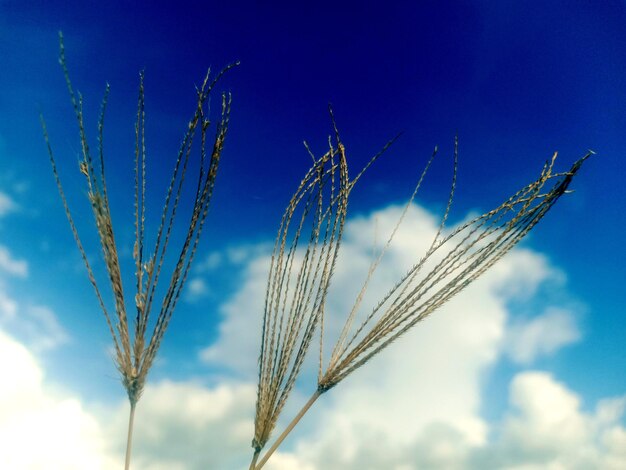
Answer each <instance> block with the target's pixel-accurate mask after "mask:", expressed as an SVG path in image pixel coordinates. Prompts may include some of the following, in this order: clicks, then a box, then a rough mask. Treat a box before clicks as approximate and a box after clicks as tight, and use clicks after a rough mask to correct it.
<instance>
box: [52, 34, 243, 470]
mask: <svg viewBox="0 0 626 470" xmlns="http://www.w3.org/2000/svg"><path fill="white" fill-rule="evenodd" d="M59 44H60V57H59V62H60V64H61V67H62V70H63V74H64V76H65V82H66V84H67V89H68V92H69V95H70V101H71V103H72V107H73V108H74V114H75V117H76V121H77V124H78V132H79V139H80V144H81V159H80V161H79V170H80V173H81V174H82V175H83V177H84V178H85V180H86V183H87V189H88V199H89V202H90V204H91V209H92V213H93V215H94V219H95V224H96V230H97V232H98V236H99V239H100V246H101V249H102V255H103V260H104V264H105V267H106V272H107V274H108V278H109V287H110V290H111V292H112V294H113V300H114V308H113V310H112V311H111V310H110V309H109V308H108V307H107V306H106V302H105V301H104V296H103V294H102V288H101V287H102V286H101V285H100V284H99V283H98V282H97V281H96V276H95V274H94V271H93V269H92V266H91V264H90V262H89V260H88V257H87V253H86V250H85V248H84V246H83V244H82V242H81V239H80V237H79V234H78V229H77V228H76V225H75V223H74V218H73V217H72V213H71V211H70V209H69V204H68V202H67V198H66V196H65V192H64V190H63V185H62V184H61V179H60V177H59V172H58V170H57V165H56V160H55V157H54V153H53V151H52V145H51V143H50V139H49V136H48V131H47V126H46V123H45V121H44V119H43V116H41V123H42V127H43V134H44V139H45V142H46V146H47V149H48V156H49V159H50V164H51V166H52V173H53V176H54V179H55V182H56V185H57V188H58V190H59V194H60V196H61V201H62V203H63V208H64V210H65V214H66V216H67V219H68V221H69V224H70V229H71V231H72V235H73V237H74V240H75V241H76V244H77V246H78V249H79V252H80V255H81V257H82V259H83V262H84V264H85V266H86V268H87V274H88V277H89V281H90V283H91V285H92V286H93V288H94V291H95V293H96V297H97V299H98V302H99V305H100V308H101V309H102V312H103V313H104V317H105V320H106V324H107V327H108V329H109V332H110V333H111V337H112V339H113V347H114V361H115V363H116V366H117V369H118V371H119V373H120V375H121V379H122V384H123V386H124V388H125V390H126V393H127V395H128V399H129V403H130V411H129V421H128V438H127V448H126V459H125V468H126V469H128V468H129V467H130V456H131V447H132V436H133V427H134V421H135V411H136V406H137V402H138V401H139V399H140V398H141V395H142V393H143V390H144V387H145V383H146V379H147V376H148V372H149V370H150V368H151V366H152V365H153V363H154V360H155V357H156V354H157V351H158V349H159V346H160V345H161V341H162V339H163V335H164V334H165V331H166V329H167V327H168V325H169V322H170V320H171V317H172V314H173V312H174V309H175V307H176V304H177V302H178V300H179V298H180V295H181V292H182V290H183V287H184V285H185V281H186V280H187V277H188V274H189V271H190V269H191V265H192V262H193V260H194V257H195V254H196V252H197V248H198V244H199V241H200V236H201V233H202V230H203V228H204V224H205V221H206V217H207V214H208V210H209V203H210V200H211V196H212V195H213V188H214V185H215V180H216V176H217V170H218V166H219V163H220V158H221V154H222V150H223V147H224V142H225V138H226V134H227V130H228V124H229V119H230V106H231V97H230V95H229V94H222V102H221V104H222V106H221V117H220V119H219V121H218V123H217V126H216V131H215V137H214V140H213V143H212V144H210V142H209V137H208V130H209V128H210V121H209V118H208V116H207V115H206V112H205V107H206V104H207V102H208V99H209V95H210V93H211V91H212V90H213V88H214V86H215V85H216V83H217V82H218V81H219V79H220V78H221V77H222V75H223V74H224V73H225V72H226V71H228V70H230V69H231V68H233V67H234V66H236V65H238V62H236V63H234V64H231V65H229V66H227V67H226V68H225V69H223V70H222V71H221V72H219V73H218V74H217V75H216V76H215V77H212V78H211V80H209V78H210V70H209V71H208V72H207V74H206V76H205V78H204V81H203V82H202V85H201V86H200V87H199V88H197V89H196V95H197V101H196V108H195V110H194V113H193V115H192V117H191V119H190V121H189V124H188V126H187V129H186V131H185V133H184V135H183V139H182V143H181V146H180V148H179V150H178V154H177V156H176V160H175V163H174V168H173V171H172V176H171V178H170V182H169V185H168V187H167V190H166V194H165V203H164V206H163V209H162V212H161V217H160V224H159V226H158V229H157V233H156V237H155V244H154V249H153V250H152V251H148V252H146V250H145V244H146V243H145V219H146V179H147V178H146V166H147V165H146V161H147V158H146V143H145V118H146V115H145V103H144V75H143V73H141V74H140V79H139V99H138V104H137V120H136V124H135V162H134V163H135V171H134V173H135V174H134V176H135V194H134V216H135V217H134V219H135V220H134V226H135V243H134V247H133V259H134V271H135V279H136V282H135V286H134V287H135V295H134V298H133V301H132V302H131V303H130V305H128V304H127V301H126V300H127V296H126V293H125V290H124V285H123V282H122V269H121V265H120V259H119V255H118V249H117V244H116V241H115V235H114V230H113V221H112V216H111V211H110V207H109V194H108V191H107V184H106V179H105V164H104V151H103V148H104V143H103V142H104V139H103V129H104V116H105V109H106V105H107V99H108V95H109V86H108V85H107V87H106V90H105V95H104V99H103V101H102V107H101V112H100V117H99V120H98V151H97V153H96V154H95V155H94V154H93V153H92V151H91V149H90V147H89V144H88V139H87V133H86V129H85V123H84V115H83V97H82V95H81V94H80V93H79V92H75V91H74V88H73V86H72V83H71V80H70V76H69V71H68V68H67V63H66V59H65V48H64V45H63V36H62V34H61V33H59ZM198 133H199V134H200V137H199V139H198V137H197V134H198ZM198 141H199V142H198ZM198 146H199V150H197V152H195V153H198V154H199V157H198V162H197V166H196V168H197V182H196V184H195V195H193V197H192V199H191V204H189V208H190V216H189V221H188V223H187V225H183V228H184V229H185V231H186V232H183V233H186V234H185V236H184V238H183V242H182V245H181V247H180V249H179V251H178V257H177V258H172V261H174V268H173V270H172V272H171V274H170V275H169V280H168V282H169V283H168V284H167V286H166V289H165V293H164V295H163V298H162V299H161V300H159V299H158V298H157V295H156V292H157V286H158V285H159V280H160V279H161V275H163V276H165V277H167V276H166V274H165V273H164V272H163V268H164V266H165V265H166V264H169V262H168V263H166V253H167V252H168V247H169V245H170V242H171V237H172V234H173V233H174V231H175V230H176V227H178V226H179V225H180V224H176V223H175V221H176V220H178V219H180V217H177V216H178V214H179V208H180V205H181V204H186V202H183V199H184V197H183V194H184V191H183V190H184V188H185V187H186V186H188V184H187V185H186V184H185V183H186V182H188V181H189V179H190V176H189V175H188V173H189V171H190V168H193V167H194V166H195V164H194V163H193V160H192V149H194V148H195V147H198ZM207 147H208V148H207ZM192 181H193V180H192ZM168 259H169V258H168ZM159 304H160V305H159ZM153 307H156V309H157V310H158V313H157V316H156V319H154V320H153V321H150V320H151V313H152V310H153ZM133 309H134V310H135V312H136V313H135V315H131V314H130V313H129V312H130V311H132V310H133ZM129 316H134V328H132V327H131V326H130V325H129V323H130V322H131V321H132V320H130V319H129ZM149 326H151V327H152V328H151V332H149V331H148V327H149ZM148 333H150V334H148Z"/></svg>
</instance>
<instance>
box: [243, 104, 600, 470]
mask: <svg viewBox="0 0 626 470" xmlns="http://www.w3.org/2000/svg"><path fill="white" fill-rule="evenodd" d="M331 119H332V121H333V125H334V119H333V118H332V112H331ZM334 127H335V137H334V143H333V142H332V140H331V139H329V150H328V152H326V153H325V154H324V155H323V156H322V157H320V158H315V157H313V154H312V153H311V152H310V150H309V153H310V154H311V156H312V157H313V166H312V167H311V169H310V170H309V171H308V173H307V174H306V175H305V177H304V179H303V180H302V182H301V183H300V185H299V186H298V189H297V190H296V192H295V194H294V195H293V197H292V198H291V200H290V201H289V204H288V206H287V209H286V211H285V213H284V215H283V218H282V221H281V224H280V228H279V230H278V235H277V238H276V242H275V245H274V251H273V254H272V258H271V266H270V272H269V277H268V282H267V291H266V299H265V309H264V316H263V328H262V336H261V351H260V357H259V384H258V392H257V405H256V416H255V429H254V439H253V441H252V447H253V449H254V453H253V458H252V461H251V464H250V470H255V469H256V470H259V469H260V468H262V467H263V466H264V465H265V463H266V462H267V461H268V459H269V458H270V456H271V455H272V454H273V453H274V451H275V450H276V449H277V448H278V446H279V445H280V444H281V443H282V442H283V440H284V439H285V438H286V437H287V435H288V434H289V433H290V432H291V431H292V430H293V428H294V426H295V425H296V424H297V423H298V422H299V421H300V419H301V418H302V416H303V415H304V414H305V413H306V412H307V411H308V410H309V408H310V407H311V406H312V405H313V403H314V402H315V401H316V400H317V399H318V398H319V397H320V396H321V395H323V394H324V393H326V392H327V391H328V390H330V389H331V388H333V387H335V386H336V385H337V384H339V383H340V382H341V381H342V380H344V379H345V378H346V377H347V376H349V375H350V374H351V373H352V372H354V371H355V370H357V369H358V368H360V367H361V366H363V365H365V364H366V363H367V362H368V361H369V360H370V359H371V358H373V357H374V356H376V355H377V354H378V353H380V352H381V351H382V350H383V349H385V348H386V347H387V346H389V345H390V344H391V343H392V342H394V341H395V340H397V339H398V338H399V337H400V336H402V335H403V334H404V333H406V332H407V331H408V330H409V329H411V328H412V327H413V326H415V325H416V324H417V323H418V322H420V321H422V320H423V319H425V318H426V317H427V316H428V315H430V314H431V313H432V312H434V311H435V310H436V309H437V308H439V307H440V306H441V305H443V304H444V303H445V302H447V301H448V300H449V299H450V298H452V297H453V296H454V295H456V294H458V293H459V292H460V291H461V290H463V289H464V288H465V287H467V286H468V285H469V284H470V283H471V282H472V281H474V280H475V279H476V278H478V277H479V276H480V275H481V274H482V273H484V272H485V271H486V270H487V269H489V268H490V267H491V266H492V265H493V264H494V263H495V262H496V261H498V260H499V259H500V258H501V257H502V256H504V255H505V254H506V253H507V252H508V251H509V250H511V248H513V247H514V246H515V245H516V244H517V243H518V242H519V241H520V240H521V239H522V238H523V237H524V236H525V235H526V234H527V233H528V232H529V231H530V230H531V229H532V228H533V227H534V226H535V225H536V224H537V223H538V222H539V220H541V218H542V217H543V216H544V215H545V214H546V213H547V212H548V211H549V210H550V208H552V206H553V205H554V204H555V203H556V201H557V200H558V199H559V198H560V197H561V196H562V195H563V194H565V193H567V192H568V191H567V188H568V186H569V184H570V183H571V181H572V179H573V178H574V176H575V175H576V173H577V172H578V170H579V169H580V167H581V165H582V164H583V162H584V161H585V160H586V159H587V158H588V157H589V156H590V155H591V153H592V152H590V153H588V154H587V155H585V156H584V157H582V158H581V159H580V160H578V161H577V162H575V163H574V165H573V166H572V167H571V168H570V169H569V170H568V171H566V172H562V173H558V172H555V171H554V164H555V161H556V157H557V154H556V153H555V154H554V155H553V157H552V158H551V159H550V160H549V161H548V162H546V164H545V165H544V166H543V168H542V170H541V172H540V173H539V177H538V178H537V179H536V180H535V181H533V182H531V183H530V184H528V185H527V186H525V187H523V188H522V189H520V190H519V191H517V192H516V193H514V194H513V195H512V196H510V197H509V198H507V199H506V200H505V201H504V202H503V203H502V204H500V205H499V206H497V207H495V208H494V209H492V210H490V211H488V212H485V213H484V214H482V215H480V216H478V217H475V218H473V219H472V220H469V221H467V222H465V223H462V224H461V225H459V226H457V227H455V228H452V229H450V230H447V229H446V227H445V224H446V222H447V219H448V216H449V214H450V209H451V206H452V201H453V199H454V192H455V188H456V179H457V159H458V142H457V141H456V140H455V146H454V168H453V175H452V182H451V186H450V193H449V197H448V202H447V205H446V209H445V211H444V214H443V216H442V218H441V221H440V224H439V228H438V231H437V232H436V235H435V237H434V238H433V240H432V242H431V244H430V247H429V248H428V250H427V251H426V253H424V255H423V256H422V258H421V259H419V260H418V261H417V262H416V263H415V264H414V265H413V266H412V267H411V268H410V269H409V271H408V272H407V273H406V274H405V275H404V276H403V277H402V278H401V279H400V280H399V281H398V282H397V283H396V284H395V285H394V286H393V288H391V289H390V290H389V291H388V293H387V294H386V295H385V296H384V297H383V298H381V299H380V300H379V302H378V303H377V304H376V306H375V307H374V308H373V309H372V310H371V311H369V312H365V313H362V314H361V315H358V313H359V311H360V310H361V305H362V301H363V298H364V295H365V292H366V290H367V288H368V286H369V284H370V281H371V279H372V276H373V274H374V272H375V271H376V268H377V267H378V266H379V264H380V262H381V260H382V258H383V255H384V254H385V251H386V250H387V248H388V247H389V246H390V244H391V243H392V240H393V237H394V235H395V234H396V231H397V230H398V227H399V226H400V224H401V222H402V220H403V219H404V217H405V216H406V214H407V210H408V208H409V207H410V205H411V203H412V202H413V200H414V198H415V196H416V194H417V192H418V190H419V188H420V187H421V185H422V182H423V181H424V178H425V176H426V173H427V172H428V170H429V168H430V166H431V163H432V162H433V159H434V158H435V155H436V154H437V149H436V148H435V151H434V152H433V154H432V156H431V157H430V159H429V160H428V162H427V164H426V166H425V168H424V170H423V172H422V174H421V176H420V178H419V180H418V182H417V184H416V186H415V190H414V191H413V194H412V195H411V197H410V198H409V200H408V202H407V204H406V206H405V208H404V211H403V213H402V215H401V217H400V219H399V220H398V222H397V224H396V226H395V227H394V229H393V231H392V233H391V236H390V237H389V239H388V240H387V242H386V244H385V246H384V247H383V249H382V250H381V252H380V254H379V255H378V256H377V257H376V258H375V259H374V261H373V262H372V264H371V266H370V268H369V271H368V273H367V278H366V281H365V282H364V284H363V286H362V288H361V290H360V293H359V294H358V296H357V298H356V300H355V302H354V304H353V307H352V309H351V311H350V312H348V313H347V315H346V316H345V322H344V324H343V328H342V329H341V332H340V334H339V336H338V338H337V339H336V341H335V343H334V344H335V345H334V348H333V349H332V352H331V354H330V359H329V361H328V362H327V363H326V364H325V363H324V362H325V361H324V351H323V348H324V334H325V330H324V318H325V315H326V312H325V302H326V299H327V297H328V292H329V289H330V285H331V278H332V275H333V270H334V268H335V264H336V261H337V256H338V252H339V248H340V243H341V238H342V233H343V230H344V223H345V219H346V215H347V211H348V199H349V196H350V194H351V192H352V190H353V188H354V186H355V184H356V183H357V181H358V180H359V179H360V178H361V176H362V174H363V172H364V171H365V170H366V169H367V168H368V167H369V166H370V165H371V164H372V163H373V162H374V161H375V160H376V159H377V158H378V157H379V156H380V155H381V154H382V152H384V151H385V150H386V149H387V147H389V145H390V144H391V143H392V142H393V141H392V142H389V143H388V144H387V145H386V146H385V147H384V148H383V150H382V151H381V152H379V153H378V154H377V155H375V156H374V157H373V158H372V159H371V160H370V162H369V163H368V164H367V165H366V167H365V168H364V169H363V170H362V171H361V172H359V173H358V174H357V176H356V177H355V178H353V179H350V177H349V174H348V163H347V159H346V151H345V147H344V145H343V144H342V142H341V140H340V138H339V133H338V132H337V128H336V126H334ZM305 146H306V143H305ZM307 150H308V146H307ZM305 240H306V246H305V247H304V248H303V247H301V246H300V245H302V244H303V243H302V242H303V241H305ZM357 318H358V319H359V321H357ZM316 331H318V332H319V371H318V379H317V386H316V387H315V391H314V392H313V394H312V396H311V398H310V399H309V400H308V402H306V404H305V405H304V406H303V407H302V409H301V410H300V412H299V413H297V414H296V416H295V417H294V418H293V419H292V421H291V422H290V423H289V424H288V425H287V427H286V428H285V430H284V431H283V432H282V434H280V436H279V437H278V438H277V439H276V440H275V442H274V443H273V445H272V446H271V447H270V448H269V449H268V450H267V451H266V452H265V454H264V455H263V457H262V458H261V451H262V450H263V449H264V447H265V446H266V444H267V443H268V441H269V439H270V437H271V434H272V432H273V430H274V428H275V427H276V424H277V420H278V417H279V415H280V413H281V411H282V410H283V408H284V406H285V403H286V401H287V398H288V397H289V395H290V392H291V391H292V389H293V387H294V384H295V380H296V378H297V377H298V375H299V374H300V372H301V368H302V365H303V361H304V357H305V355H306V354H307V351H308V350H309V347H310V346H311V344H312V343H313V338H314V335H315V332H316Z"/></svg>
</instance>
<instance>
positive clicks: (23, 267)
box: [0, 245, 28, 277]
mask: <svg viewBox="0 0 626 470" xmlns="http://www.w3.org/2000/svg"><path fill="white" fill-rule="evenodd" d="M0 271H4V272H5V273H8V274H11V275H13V276H18V277H26V276H28V263H27V262H26V261H25V260H21V259H15V258H13V256H12V255H11V252H10V251H9V249H8V248H7V247H5V246H3V245H0Z"/></svg>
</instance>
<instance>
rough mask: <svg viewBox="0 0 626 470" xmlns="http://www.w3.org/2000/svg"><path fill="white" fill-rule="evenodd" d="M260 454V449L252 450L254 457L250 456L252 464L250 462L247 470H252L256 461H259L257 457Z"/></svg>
mask: <svg viewBox="0 0 626 470" xmlns="http://www.w3.org/2000/svg"><path fill="white" fill-rule="evenodd" d="M260 454H261V449H255V450H254V455H253V456H252V462H250V469H249V470H254V467H256V461H257V460H259V455H260Z"/></svg>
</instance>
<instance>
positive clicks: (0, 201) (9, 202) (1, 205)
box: [0, 191, 18, 217]
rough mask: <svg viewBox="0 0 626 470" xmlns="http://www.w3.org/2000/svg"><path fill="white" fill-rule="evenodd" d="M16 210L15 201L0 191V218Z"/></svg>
mask: <svg viewBox="0 0 626 470" xmlns="http://www.w3.org/2000/svg"><path fill="white" fill-rule="evenodd" d="M17 208H18V206H17V204H16V203H15V201H14V200H13V199H12V198H11V197H10V196H9V195H8V194H7V193H5V192H3V191H0V217H4V216H5V215H7V214H9V213H11V212H14V211H16V210H17Z"/></svg>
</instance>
